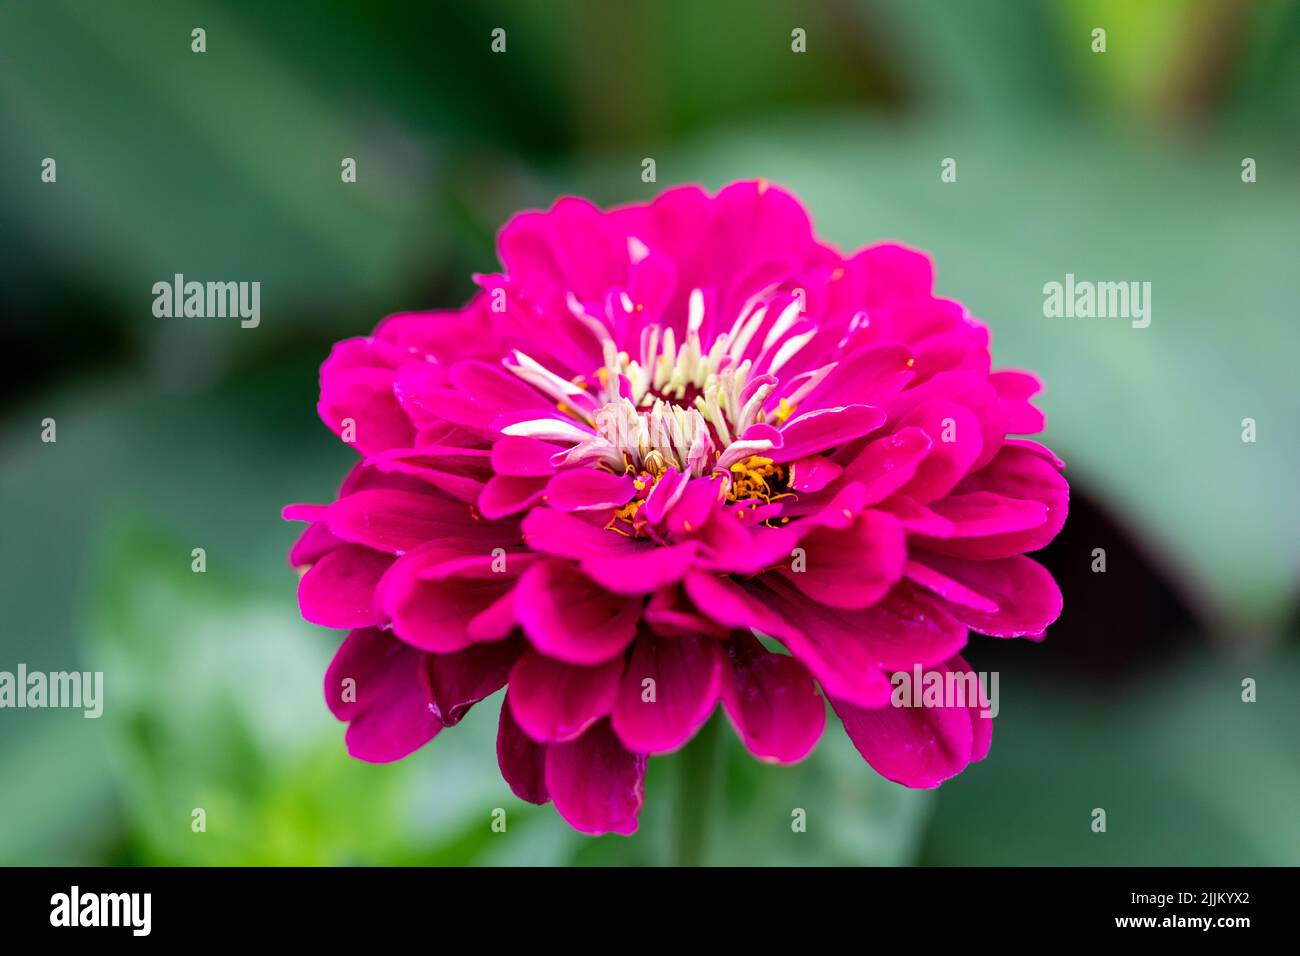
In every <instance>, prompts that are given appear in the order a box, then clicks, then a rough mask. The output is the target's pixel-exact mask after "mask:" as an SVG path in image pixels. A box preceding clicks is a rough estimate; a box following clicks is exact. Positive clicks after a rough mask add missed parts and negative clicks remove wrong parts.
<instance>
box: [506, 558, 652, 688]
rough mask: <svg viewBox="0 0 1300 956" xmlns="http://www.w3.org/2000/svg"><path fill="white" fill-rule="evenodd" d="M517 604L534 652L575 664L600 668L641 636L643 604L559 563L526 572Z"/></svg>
mask: <svg viewBox="0 0 1300 956" xmlns="http://www.w3.org/2000/svg"><path fill="white" fill-rule="evenodd" d="M514 599H515V614H516V616H517V617H518V619H519V623H520V625H521V626H522V627H523V629H524V633H525V634H527V635H528V638H529V640H530V641H532V643H533V646H534V647H536V648H537V649H538V650H540V651H542V653H544V654H546V655H548V656H549V657H554V658H557V659H558V660H562V661H567V662H569V663H571V664H599V663H600V662H602V661H606V660H609V659H610V658H612V657H615V656H617V655H619V654H621V653H622V652H623V649H624V648H626V647H627V646H628V644H630V643H632V638H633V637H634V636H635V635H636V624H637V619H638V617H639V616H640V614H641V606H642V603H643V602H642V600H641V599H640V598H627V597H623V596H621V595H616V594H610V593H609V592H608V591H606V590H604V589H603V588H600V587H598V586H597V585H596V584H594V583H593V582H592V581H591V579H590V578H588V577H587V576H586V575H584V574H582V572H580V571H579V570H578V569H577V568H575V567H574V566H573V565H572V564H571V563H570V562H568V561H565V560H562V559H558V558H556V559H547V560H544V561H541V562H539V563H537V564H535V565H533V566H532V567H530V568H529V569H528V570H527V571H526V572H524V575H523V577H521V578H520V579H519V585H518V587H517V588H516V589H515V596H514Z"/></svg>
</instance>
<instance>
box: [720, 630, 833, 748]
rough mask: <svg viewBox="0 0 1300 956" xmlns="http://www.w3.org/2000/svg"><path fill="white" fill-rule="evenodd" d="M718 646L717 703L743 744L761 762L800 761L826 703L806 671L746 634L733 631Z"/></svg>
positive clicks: (812, 742) (817, 734)
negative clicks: (722, 656) (721, 659)
mask: <svg viewBox="0 0 1300 956" xmlns="http://www.w3.org/2000/svg"><path fill="white" fill-rule="evenodd" d="M724 648H725V651H726V654H727V666H726V667H725V668H724V674H723V683H722V705H723V707H724V708H725V709H726V711H727V716H728V717H729V718H730V719H731V723H732V725H733V726H734V727H735V728H736V732H737V733H739V734H740V738H741V739H742V740H743V741H744V742H745V746H746V747H748V748H749V751H750V753H752V754H753V755H754V756H755V757H758V758H760V759H763V760H773V761H776V762H777V763H794V762H796V761H799V760H802V759H803V758H804V757H806V756H807V755H808V754H809V752H810V751H811V750H812V749H813V747H814V746H816V744H817V741H818V740H819V739H821V735H822V728H823V727H824V726H825V724H826V702H825V701H824V700H822V696H821V695H820V694H819V693H817V687H816V685H815V684H814V683H813V679H812V677H811V676H810V675H809V673H808V671H807V669H806V668H805V667H804V666H803V665H802V664H800V663H799V662H798V661H797V660H795V659H794V658H793V657H790V656H788V655H785V654H774V653H772V652H771V651H768V650H767V649H766V648H764V647H763V645H762V644H760V643H759V642H758V640H757V639H756V638H755V637H754V636H753V635H752V634H747V633H744V632H739V631H738V632H736V633H735V634H733V635H732V637H731V639H730V640H728V641H725V642H724Z"/></svg>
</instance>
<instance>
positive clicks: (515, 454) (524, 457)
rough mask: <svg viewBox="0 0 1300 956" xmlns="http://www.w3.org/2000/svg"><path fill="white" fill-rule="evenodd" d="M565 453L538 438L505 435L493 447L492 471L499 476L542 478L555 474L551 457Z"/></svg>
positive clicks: (557, 446)
mask: <svg viewBox="0 0 1300 956" xmlns="http://www.w3.org/2000/svg"><path fill="white" fill-rule="evenodd" d="M562 451H564V448H563V447H562V446H560V445H553V444H551V443H550V442H544V441H541V440H540V439H537V438H525V437H522V436H519V435H504V436H502V437H501V438H498V439H497V440H496V441H495V442H494V443H493V445H492V470H493V471H495V472H496V473H497V474H498V475H514V476H517V477H527V478H542V477H547V476H549V475H552V474H554V473H555V466H554V465H552V464H551V457H552V456H554V455H556V454H558V453H560V452H562Z"/></svg>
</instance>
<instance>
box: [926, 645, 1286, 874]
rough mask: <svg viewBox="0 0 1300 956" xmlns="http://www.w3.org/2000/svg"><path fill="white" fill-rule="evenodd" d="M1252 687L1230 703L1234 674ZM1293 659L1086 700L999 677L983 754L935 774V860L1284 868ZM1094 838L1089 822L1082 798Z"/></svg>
mask: <svg viewBox="0 0 1300 956" xmlns="http://www.w3.org/2000/svg"><path fill="white" fill-rule="evenodd" d="M1245 677H1252V678H1254V679H1255V680H1256V681H1257V684H1258V700H1257V702H1256V703H1243V702H1242V700H1241V693H1242V688H1241V680H1242V678H1245ZM1298 685H1300V655H1297V653H1296V651H1295V648H1292V649H1291V650H1290V652H1289V653H1288V654H1287V655H1286V656H1279V657H1275V658H1272V659H1255V660H1251V661H1244V660H1243V661H1239V662H1237V663H1235V664H1232V663H1228V662H1227V661H1224V660H1212V659H1201V660H1199V661H1196V662H1193V663H1191V664H1188V665H1185V666H1183V667H1180V668H1178V669H1177V670H1175V671H1173V672H1171V673H1168V674H1165V675H1164V676H1163V677H1161V678H1157V679H1153V680H1148V681H1145V682H1144V683H1143V684H1142V685H1140V686H1134V687H1132V688H1129V689H1127V690H1117V691H1114V692H1112V693H1109V694H1102V695H1099V694H1098V693H1096V692H1093V693H1089V694H1086V695H1085V694H1083V693H1081V692H1080V691H1079V689H1077V688H1072V687H1068V686H1039V687H1035V686H1032V685H1031V684H1029V682H1028V681H1026V680H1023V679H1018V680H1012V679H1010V675H1007V674H1003V675H1002V681H1001V686H1002V693H1001V713H1000V714H999V716H998V723H997V731H996V733H995V734H994V740H993V753H992V756H991V757H990V758H989V759H988V760H987V761H985V762H984V763H983V764H980V765H978V766H976V767H974V768H972V769H971V770H970V771H968V772H967V773H966V774H965V775H963V776H962V777H959V778H958V779H956V780H953V781H950V782H949V783H947V784H945V785H944V787H943V789H942V790H941V791H940V796H939V802H938V809H937V812H936V814H935V817H934V821H933V824H932V826H931V829H930V831H929V834H928V836H927V839H926V848H925V855H924V860H925V862H927V863H937V864H945V865H965V866H970V865H979V866H989V865H994V866H997V865H1006V864H1016V865H1031V866H1070V865H1074V866H1078V865H1085V866H1091V865H1106V866H1207V865H1210V866H1296V865H1298V864H1300V813H1297V794H1300V759H1298V758H1297V754H1296V746H1295V728H1296V727H1297V726H1300V707H1298V706H1297V697H1296V694H1295V688H1296V687H1297V686H1298ZM1098 807H1099V808H1102V809H1104V810H1105V811H1106V825H1107V829H1106V832H1105V833H1093V832H1092V830H1091V824H1092V812H1093V809H1094V808H1098Z"/></svg>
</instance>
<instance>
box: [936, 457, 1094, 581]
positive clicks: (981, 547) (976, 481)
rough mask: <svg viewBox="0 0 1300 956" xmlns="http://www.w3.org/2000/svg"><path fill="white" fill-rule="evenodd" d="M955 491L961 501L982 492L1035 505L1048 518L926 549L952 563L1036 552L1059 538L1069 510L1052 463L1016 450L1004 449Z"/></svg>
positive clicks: (1064, 488)
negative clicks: (949, 557) (952, 559)
mask: <svg viewBox="0 0 1300 956" xmlns="http://www.w3.org/2000/svg"><path fill="white" fill-rule="evenodd" d="M955 490H956V492H957V493H958V494H962V495H970V494H978V493H981V492H982V493H985V494H996V495H1000V496H1003V497H1006V498H1011V499H1019V500H1021V501H1032V502H1038V503H1039V504H1041V505H1042V506H1043V507H1044V508H1046V510H1047V513H1046V517H1045V519H1044V520H1043V521H1041V522H1038V523H1037V524H1036V525H1034V526H1032V527H1028V528H1022V529H1021V530H1010V529H1008V530H1005V531H1003V532H1001V533H995V532H992V531H990V532H988V533H986V534H984V535H982V536H979V537H962V538H955V539H953V540H950V541H942V542H935V541H930V542H927V543H926V547H927V548H929V549H930V550H933V551H939V552H942V553H943V554H950V555H953V556H954V557H962V558H975V559H979V560H983V559H987V558H1003V557H1010V556H1011V555H1015V554H1023V553H1024V552H1026V551H1037V550H1038V549H1039V548H1041V547H1044V546H1045V545H1047V544H1048V543H1049V542H1050V541H1051V540H1052V539H1053V538H1055V537H1056V535H1057V534H1058V533H1059V532H1060V530H1061V528H1062V527H1063V526H1064V525H1065V516H1066V513H1067V512H1068V511H1069V506H1070V488H1069V486H1068V485H1067V484H1066V482H1065V479H1064V478H1063V477H1062V476H1061V474H1060V472H1059V471H1058V470H1057V469H1056V466H1055V465H1054V464H1053V462H1052V461H1050V460H1048V459H1047V458H1045V457H1043V455H1042V454H1040V453H1039V452H1038V451H1037V450H1035V449H1031V448H1026V447H1023V446H1016V445H1004V446H1003V447H1002V448H1001V449H999V451H998V453H997V455H996V456H995V457H994V459H993V460H992V461H991V462H989V464H988V465H986V466H985V467H983V468H981V469H980V470H979V471H977V472H975V473H974V474H972V475H968V476H967V477H966V479H965V480H963V481H962V483H961V484H960V485H958V486H957V488H956V489H955Z"/></svg>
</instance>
